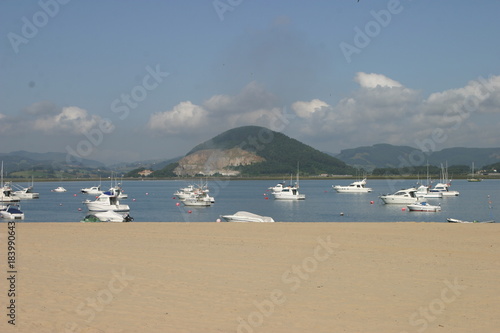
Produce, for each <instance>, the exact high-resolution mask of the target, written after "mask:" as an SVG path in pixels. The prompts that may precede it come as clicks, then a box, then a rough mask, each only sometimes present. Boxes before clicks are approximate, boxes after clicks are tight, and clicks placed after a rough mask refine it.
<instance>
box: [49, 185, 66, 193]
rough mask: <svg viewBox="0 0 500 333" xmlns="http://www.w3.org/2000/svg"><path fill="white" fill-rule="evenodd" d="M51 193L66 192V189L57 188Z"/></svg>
mask: <svg viewBox="0 0 500 333" xmlns="http://www.w3.org/2000/svg"><path fill="white" fill-rule="evenodd" d="M52 192H66V189H65V188H64V187H62V186H59V187H57V188H55V189H53V190H52Z"/></svg>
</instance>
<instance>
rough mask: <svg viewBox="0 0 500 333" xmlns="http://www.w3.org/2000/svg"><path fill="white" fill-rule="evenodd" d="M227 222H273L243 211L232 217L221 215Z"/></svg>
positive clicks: (271, 219)
mask: <svg viewBox="0 0 500 333" xmlns="http://www.w3.org/2000/svg"><path fill="white" fill-rule="evenodd" d="M220 217H222V218H223V219H224V220H226V221H227V222H274V220H273V218H272V217H269V216H261V215H257V214H253V213H249V212H245V211H239V212H236V213H234V214H233V215H221V216H220Z"/></svg>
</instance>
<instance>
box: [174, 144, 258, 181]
mask: <svg viewBox="0 0 500 333" xmlns="http://www.w3.org/2000/svg"><path fill="white" fill-rule="evenodd" d="M263 161H265V159H264V158H263V157H260V156H258V155H256V154H255V153H252V152H249V151H246V150H243V149H241V148H238V147H235V148H231V149H226V150H222V149H204V150H199V151H196V152H194V153H192V154H189V155H187V156H185V157H183V158H182V159H181V160H179V162H178V163H179V166H178V167H177V168H175V169H174V173H175V174H176V175H178V176H194V175H197V174H202V175H206V176H211V175H214V174H221V175H223V176H236V175H238V174H239V173H240V172H239V171H237V170H233V169H232V168H231V167H237V166H240V165H249V164H253V163H259V162H263Z"/></svg>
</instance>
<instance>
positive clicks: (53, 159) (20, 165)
mask: <svg viewBox="0 0 500 333" xmlns="http://www.w3.org/2000/svg"><path fill="white" fill-rule="evenodd" d="M66 157H67V154H66V153H54V152H49V153H32V152H28V151H24V150H19V151H13V152H10V153H0V161H3V162H4V170H7V171H8V172H15V171H22V170H33V169H38V170H41V169H56V170H57V169H62V168H68V167H75V166H76V167H84V168H104V167H105V165H104V163H101V162H98V161H94V160H89V159H81V160H80V161H79V162H74V161H72V163H71V164H70V163H68V162H67V161H66Z"/></svg>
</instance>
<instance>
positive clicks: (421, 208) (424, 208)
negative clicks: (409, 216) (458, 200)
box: [407, 204, 441, 212]
mask: <svg viewBox="0 0 500 333" xmlns="http://www.w3.org/2000/svg"><path fill="white" fill-rule="evenodd" d="M407 207H408V210H410V211H412V212H439V211H441V206H433V205H424V204H414V205H408V206H407Z"/></svg>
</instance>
